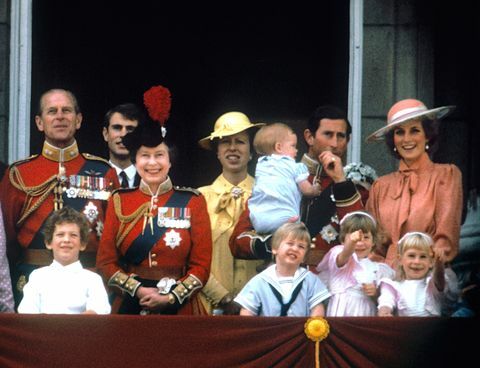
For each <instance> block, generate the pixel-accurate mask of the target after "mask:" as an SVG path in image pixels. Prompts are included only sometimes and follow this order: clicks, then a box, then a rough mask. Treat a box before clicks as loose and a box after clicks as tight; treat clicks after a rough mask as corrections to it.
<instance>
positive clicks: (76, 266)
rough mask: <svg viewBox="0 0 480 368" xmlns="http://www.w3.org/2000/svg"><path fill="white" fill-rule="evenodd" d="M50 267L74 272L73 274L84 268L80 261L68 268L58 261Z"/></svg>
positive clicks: (54, 261)
mask: <svg viewBox="0 0 480 368" xmlns="http://www.w3.org/2000/svg"><path fill="white" fill-rule="evenodd" d="M50 266H51V267H52V268H56V269H61V270H64V271H72V272H75V271H78V270H81V269H83V266H82V264H81V263H80V261H79V260H78V261H75V262H73V263H70V264H69V265H66V266H64V265H62V264H61V263H60V262H57V261H56V260H53V262H52V264H51V265H50Z"/></svg>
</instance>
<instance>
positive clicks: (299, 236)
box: [272, 222, 311, 252]
mask: <svg viewBox="0 0 480 368" xmlns="http://www.w3.org/2000/svg"><path fill="white" fill-rule="evenodd" d="M289 237H291V238H293V239H295V240H302V241H304V242H305V243H307V252H308V250H309V249H310V242H311V238H310V233H309V232H308V229H307V227H306V226H305V224H304V223H303V222H287V223H285V224H283V225H282V226H280V227H279V228H278V229H277V230H276V231H275V232H274V233H273V236H272V249H278V247H279V246H280V243H281V242H282V241H283V240H285V239H287V238H289Z"/></svg>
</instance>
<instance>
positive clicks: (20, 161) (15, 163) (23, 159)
mask: <svg viewBox="0 0 480 368" xmlns="http://www.w3.org/2000/svg"><path fill="white" fill-rule="evenodd" d="M37 157H38V154H34V155H31V156H29V157H27V158H22V159H21V160H17V161H14V162H12V163H11V164H10V166H9V167H13V166H16V165H19V164H23V163H24V162H28V161H31V160H33V159H34V158H37Z"/></svg>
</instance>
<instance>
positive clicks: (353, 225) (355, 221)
mask: <svg viewBox="0 0 480 368" xmlns="http://www.w3.org/2000/svg"><path fill="white" fill-rule="evenodd" d="M357 230H362V231H363V233H370V234H372V243H373V247H375V246H376V245H377V244H378V227H377V221H375V219H374V218H373V216H372V215H370V214H369V213H368V212H365V211H354V212H350V213H347V214H346V215H345V216H344V217H343V218H342V220H341V221H340V236H339V239H340V242H342V243H343V242H344V241H345V236H346V235H347V234H351V233H353V232H354V231H357Z"/></svg>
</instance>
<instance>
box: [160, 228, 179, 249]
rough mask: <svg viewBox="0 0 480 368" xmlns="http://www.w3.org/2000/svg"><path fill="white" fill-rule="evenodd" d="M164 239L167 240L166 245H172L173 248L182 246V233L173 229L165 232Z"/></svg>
mask: <svg viewBox="0 0 480 368" xmlns="http://www.w3.org/2000/svg"><path fill="white" fill-rule="evenodd" d="M163 240H164V241H165V245H166V246H167V247H170V248H171V249H175V248H176V247H178V246H180V242H181V241H182V238H181V237H180V234H179V233H178V232H176V231H175V230H173V229H171V230H169V231H167V232H166V233H165V236H164V237H163Z"/></svg>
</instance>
